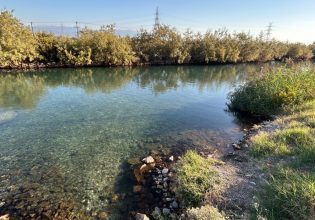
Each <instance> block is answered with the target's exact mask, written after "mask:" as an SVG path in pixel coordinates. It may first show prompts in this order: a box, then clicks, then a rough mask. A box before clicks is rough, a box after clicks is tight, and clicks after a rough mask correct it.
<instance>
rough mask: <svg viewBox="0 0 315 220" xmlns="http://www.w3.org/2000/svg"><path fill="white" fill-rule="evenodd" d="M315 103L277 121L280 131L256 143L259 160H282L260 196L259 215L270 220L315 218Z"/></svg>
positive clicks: (266, 134) (260, 137)
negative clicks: (268, 158) (270, 158)
mask: <svg viewBox="0 0 315 220" xmlns="http://www.w3.org/2000/svg"><path fill="white" fill-rule="evenodd" d="M314 116H315V101H312V102H307V103H305V104H303V105H300V106H298V107H296V108H295V110H294V112H291V113H290V114H288V115H286V116H282V117H280V118H279V119H278V120H276V121H275V123H277V124H278V125H279V126H280V129H278V130H275V131H273V132H260V133H258V134H257V135H255V136H254V137H253V138H252V139H251V140H252V143H253V144H252V147H251V153H252V155H253V156H254V157H257V158H266V157H270V156H272V157H274V158H278V157H281V158H282V159H283V160H282V165H281V167H280V166H279V165H277V164H274V166H275V167H276V168H275V169H271V170H270V169H266V170H267V171H266V172H267V174H268V175H269V176H270V178H269V180H268V183H267V184H265V185H264V186H262V188H261V189H262V190H261V192H260V193H259V196H258V198H259V203H260V209H259V210H257V211H258V212H257V213H260V214H262V215H263V216H265V217H267V219H275V220H276V219H315V169H314V166H315V127H314Z"/></svg>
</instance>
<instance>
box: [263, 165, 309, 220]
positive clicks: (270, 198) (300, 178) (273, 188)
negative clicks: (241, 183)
mask: <svg viewBox="0 0 315 220" xmlns="http://www.w3.org/2000/svg"><path fill="white" fill-rule="evenodd" d="M271 173H272V174H271V175H270V179H269V182H268V183H267V184H265V185H264V186H263V188H262V191H261V192H260V193H259V201H260V205H261V210H259V212H260V213H261V214H262V215H263V216H265V217H267V219H272V220H273V219H274V220H276V219H277V220H278V219H305V220H306V219H314V218H315V176H314V175H310V174H304V173H303V172H300V171H299V170H294V169H290V168H283V167H278V168H276V169H275V170H274V171H272V172H271Z"/></svg>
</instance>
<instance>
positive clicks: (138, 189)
mask: <svg viewBox="0 0 315 220" xmlns="http://www.w3.org/2000/svg"><path fill="white" fill-rule="evenodd" d="M141 190H142V186H141V185H135V186H133V192H134V193H139V192H141Z"/></svg>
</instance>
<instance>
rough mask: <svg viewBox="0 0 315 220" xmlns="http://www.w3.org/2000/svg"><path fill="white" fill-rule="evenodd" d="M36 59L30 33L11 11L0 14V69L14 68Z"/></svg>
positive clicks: (34, 42)
mask: <svg viewBox="0 0 315 220" xmlns="http://www.w3.org/2000/svg"><path fill="white" fill-rule="evenodd" d="M36 57H37V51H36V40H35V38H34V36H33V35H32V32H31V31H30V30H29V29H28V28H27V27H25V26H24V25H23V24H22V23H21V22H20V21H19V20H18V19H16V18H15V17H14V16H13V14H12V12H11V11H1V12H0V67H16V66H19V65H21V64H22V63H29V62H32V61H33V60H34V59H35V58H36Z"/></svg>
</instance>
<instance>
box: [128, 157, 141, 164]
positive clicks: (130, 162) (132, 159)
mask: <svg viewBox="0 0 315 220" xmlns="http://www.w3.org/2000/svg"><path fill="white" fill-rule="evenodd" d="M128 163H129V164H130V165H138V164H141V161H140V160H139V158H131V159H129V160H128Z"/></svg>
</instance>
